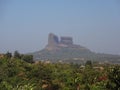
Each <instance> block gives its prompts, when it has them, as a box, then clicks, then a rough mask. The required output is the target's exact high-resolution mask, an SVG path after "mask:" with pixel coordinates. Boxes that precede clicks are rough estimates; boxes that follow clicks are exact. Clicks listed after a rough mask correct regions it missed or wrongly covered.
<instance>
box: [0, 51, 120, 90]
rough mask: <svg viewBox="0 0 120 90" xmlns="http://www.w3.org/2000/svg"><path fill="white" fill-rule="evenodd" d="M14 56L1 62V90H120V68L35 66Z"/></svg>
mask: <svg viewBox="0 0 120 90" xmlns="http://www.w3.org/2000/svg"><path fill="white" fill-rule="evenodd" d="M15 53H16V54H15ZM15 53H14V56H11V55H12V54H11V53H9V52H8V53H6V54H5V57H2V58H0V90H120V66H119V65H108V64H102V65H99V64H96V63H93V62H91V61H90V60H89V61H87V62H86V63H85V65H79V64H72V63H70V64H67V63H46V62H40V61H39V62H35V63H34V62H33V57H32V56H31V55H21V54H20V53H18V52H15Z"/></svg>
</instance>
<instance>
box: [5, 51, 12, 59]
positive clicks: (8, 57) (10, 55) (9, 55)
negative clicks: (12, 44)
mask: <svg viewBox="0 0 120 90" xmlns="http://www.w3.org/2000/svg"><path fill="white" fill-rule="evenodd" d="M5 57H6V58H7V59H10V58H11V57H12V53H10V52H9V51H8V52H7V53H6V54H5Z"/></svg>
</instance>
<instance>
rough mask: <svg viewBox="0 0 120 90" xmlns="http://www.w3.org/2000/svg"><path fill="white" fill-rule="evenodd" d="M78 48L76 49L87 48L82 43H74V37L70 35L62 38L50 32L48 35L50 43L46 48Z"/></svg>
mask: <svg viewBox="0 0 120 90" xmlns="http://www.w3.org/2000/svg"><path fill="white" fill-rule="evenodd" d="M65 47H66V48H76V49H78V48H79V49H86V48H84V47H82V46H80V45H76V44H74V43H73V38H72V37H68V36H64V37H63V36H62V37H60V39H59V38H58V36H56V35H54V34H52V33H50V34H49V36H48V44H47V46H46V47H45V49H46V50H59V49H61V48H65Z"/></svg>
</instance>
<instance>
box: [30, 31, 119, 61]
mask: <svg viewBox="0 0 120 90" xmlns="http://www.w3.org/2000/svg"><path fill="white" fill-rule="evenodd" d="M31 54H32V55H33V56H34V59H35V60H43V61H46V60H50V61H52V62H58V61H62V62H75V63H79V62H80V63H81V62H85V61H87V60H93V61H100V62H112V63H113V62H114V63H119V62H120V56H119V55H110V54H98V53H95V52H92V51H91V50H89V49H88V48H86V47H83V46H81V45H76V44H74V43H73V39H72V37H66V36H65V37H61V38H60V40H59V38H58V36H56V35H54V34H52V33H50V34H49V36H48V44H47V45H46V47H45V48H44V49H43V50H41V51H37V52H34V53H31Z"/></svg>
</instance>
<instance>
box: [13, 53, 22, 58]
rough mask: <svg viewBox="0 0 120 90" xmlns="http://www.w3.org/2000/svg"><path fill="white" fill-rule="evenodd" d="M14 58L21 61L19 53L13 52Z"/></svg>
mask: <svg viewBox="0 0 120 90" xmlns="http://www.w3.org/2000/svg"><path fill="white" fill-rule="evenodd" d="M14 58H18V59H21V55H20V53H19V52H18V51H15V52H14Z"/></svg>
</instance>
